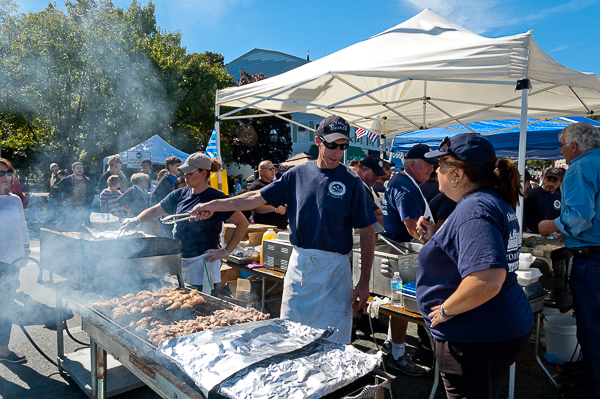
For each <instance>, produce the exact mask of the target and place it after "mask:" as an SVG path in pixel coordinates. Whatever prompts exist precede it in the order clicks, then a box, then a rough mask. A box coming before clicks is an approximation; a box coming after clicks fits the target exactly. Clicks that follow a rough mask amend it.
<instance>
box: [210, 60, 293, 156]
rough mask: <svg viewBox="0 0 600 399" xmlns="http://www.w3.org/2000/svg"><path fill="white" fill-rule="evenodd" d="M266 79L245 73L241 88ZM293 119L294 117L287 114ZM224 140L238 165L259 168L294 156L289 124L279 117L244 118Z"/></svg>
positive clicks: (239, 83) (246, 111)
mask: <svg viewBox="0 0 600 399" xmlns="http://www.w3.org/2000/svg"><path fill="white" fill-rule="evenodd" d="M263 79H266V77H265V76H264V75H263V74H262V73H257V74H249V73H247V72H245V71H243V70H242V71H241V75H240V79H239V80H238V82H237V85H238V86H243V85H245V84H249V83H253V82H256V81H259V80H263ZM259 113H260V112H258V111H254V110H244V111H242V112H241V114H244V115H253V114H259ZM283 116H284V117H286V118H288V119H289V118H290V115H283ZM222 137H224V138H225V143H226V145H227V146H228V151H229V152H230V153H231V159H232V160H233V162H234V163H236V164H238V165H240V164H248V165H253V166H256V165H258V164H259V163H260V162H261V161H263V160H265V159H268V160H270V161H271V162H273V163H280V162H283V161H285V160H286V159H287V158H289V156H290V154H291V153H292V138H291V135H290V125H289V123H288V122H286V121H284V120H283V119H280V118H277V117H260V118H249V119H241V120H239V121H238V122H237V126H236V127H235V130H234V129H231V128H229V129H225V130H224V133H223V134H222Z"/></svg>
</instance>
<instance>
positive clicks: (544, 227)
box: [538, 219, 558, 237]
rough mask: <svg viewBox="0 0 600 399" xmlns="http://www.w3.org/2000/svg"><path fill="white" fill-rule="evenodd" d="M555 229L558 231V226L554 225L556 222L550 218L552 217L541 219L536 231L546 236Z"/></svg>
mask: <svg viewBox="0 0 600 399" xmlns="http://www.w3.org/2000/svg"><path fill="white" fill-rule="evenodd" d="M555 231H558V227H556V223H554V220H552V219H549V220H542V221H541V222H540V223H539V224H538V232H539V233H540V235H541V236H542V237H548V236H549V235H550V234H552V233H554V232H555Z"/></svg>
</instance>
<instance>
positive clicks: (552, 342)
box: [544, 316, 581, 362]
mask: <svg viewBox="0 0 600 399" xmlns="http://www.w3.org/2000/svg"><path fill="white" fill-rule="evenodd" d="M544 331H545V332H546V353H548V354H549V355H554V356H556V357H557V358H558V359H560V360H562V361H563V362H570V361H571V359H572V360H573V361H577V360H579V352H580V349H581V348H580V347H578V346H577V326H576V324H575V318H574V317H568V316H548V317H546V320H545V321H544ZM575 348H577V352H576V353H575V355H573V353H574V352H575Z"/></svg>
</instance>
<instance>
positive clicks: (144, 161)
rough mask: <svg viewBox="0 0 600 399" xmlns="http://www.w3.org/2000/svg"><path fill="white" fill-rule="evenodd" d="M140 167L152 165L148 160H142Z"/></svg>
mask: <svg viewBox="0 0 600 399" xmlns="http://www.w3.org/2000/svg"><path fill="white" fill-rule="evenodd" d="M142 165H152V161H151V160H149V159H144V160H142Z"/></svg>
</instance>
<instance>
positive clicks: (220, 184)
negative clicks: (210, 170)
mask: <svg viewBox="0 0 600 399" xmlns="http://www.w3.org/2000/svg"><path fill="white" fill-rule="evenodd" d="M220 110H221V106H220V105H219V104H217V102H216V101H215V132H217V159H218V160H219V162H221V163H222V162H223V161H222V159H223V158H222V157H221V122H219V112H220ZM217 179H218V182H219V190H220V191H223V182H222V181H221V171H218V172H217Z"/></svg>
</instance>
